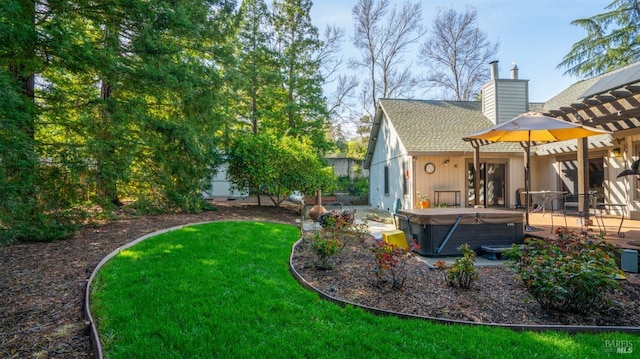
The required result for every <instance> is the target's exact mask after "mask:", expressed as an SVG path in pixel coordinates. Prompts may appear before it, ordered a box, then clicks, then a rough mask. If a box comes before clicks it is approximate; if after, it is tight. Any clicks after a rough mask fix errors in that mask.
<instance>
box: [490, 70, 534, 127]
mask: <svg viewBox="0 0 640 359" xmlns="http://www.w3.org/2000/svg"><path fill="white" fill-rule="evenodd" d="M528 111H529V90H528V80H513V79H497V80H492V81H490V82H488V83H487V84H485V85H484V86H483V87H482V113H483V114H484V115H485V116H486V117H487V118H488V119H490V120H491V121H492V122H493V123H496V124H497V123H503V122H506V121H509V120H511V119H512V118H514V117H516V116H518V115H519V114H522V113H525V112H528Z"/></svg>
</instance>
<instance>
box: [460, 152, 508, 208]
mask: <svg viewBox="0 0 640 359" xmlns="http://www.w3.org/2000/svg"><path fill="white" fill-rule="evenodd" d="M467 179H468V182H467V194H468V195H467V198H468V203H467V206H468V207H473V206H474V205H475V199H476V196H475V189H474V188H473V163H469V164H468V165H467ZM506 183H507V164H506V161H496V162H482V163H480V193H479V198H480V201H479V203H480V204H481V205H484V206H485V207H486V208H505V207H506V206H507V203H506V202H507V201H506V198H507V196H506V193H507V191H506Z"/></svg>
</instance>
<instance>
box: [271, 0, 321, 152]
mask: <svg viewBox="0 0 640 359" xmlns="http://www.w3.org/2000/svg"><path fill="white" fill-rule="evenodd" d="M311 6H312V2H311V1H310V0H282V1H275V2H274V5H273V7H274V20H273V25H274V29H275V33H276V50H277V51H278V52H279V53H280V61H279V67H280V81H281V83H280V85H281V90H282V95H283V96H284V98H283V103H284V106H283V113H284V116H285V118H284V119H283V120H284V121H283V123H281V126H282V127H281V128H285V129H286V131H287V132H288V133H289V135H292V136H294V137H301V136H304V137H308V138H311V140H312V141H313V143H314V147H316V148H318V149H319V150H321V151H322V150H326V149H327V148H328V147H329V143H328V141H327V139H326V138H327V137H326V132H327V126H328V113H327V109H326V101H325V98H324V97H323V92H322V83H323V79H322V76H321V74H320V61H319V59H318V56H317V53H318V52H319V51H320V50H321V49H322V43H321V42H320V41H319V39H318V30H317V28H316V27H315V26H313V24H312V23H311V18H310V11H311Z"/></svg>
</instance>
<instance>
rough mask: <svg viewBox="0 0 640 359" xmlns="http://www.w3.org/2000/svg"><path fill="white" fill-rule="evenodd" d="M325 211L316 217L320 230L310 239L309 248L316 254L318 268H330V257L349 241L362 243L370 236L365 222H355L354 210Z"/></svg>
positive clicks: (331, 266)
mask: <svg viewBox="0 0 640 359" xmlns="http://www.w3.org/2000/svg"><path fill="white" fill-rule="evenodd" d="M327 213H328V214H327ZM327 213H325V214H323V215H321V216H320V217H318V221H319V222H320V224H321V225H322V230H320V231H319V232H316V233H315V234H314V235H313V238H312V240H311V248H312V249H313V251H314V252H315V253H316V255H317V256H318V259H319V263H318V264H317V267H318V268H320V269H332V268H333V264H332V263H331V258H332V257H333V256H335V255H337V254H338V253H340V250H341V249H342V248H343V247H344V246H345V245H346V244H347V243H349V242H350V241H357V242H360V243H363V242H364V241H365V240H366V239H367V238H369V237H370V236H371V232H369V228H368V227H367V223H366V222H364V223H360V224H356V222H355V212H354V211H335V212H333V211H329V212H327Z"/></svg>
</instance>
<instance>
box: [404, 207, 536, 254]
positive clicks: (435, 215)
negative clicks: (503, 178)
mask: <svg viewBox="0 0 640 359" xmlns="http://www.w3.org/2000/svg"><path fill="white" fill-rule="evenodd" d="M398 214H399V221H398V222H399V224H400V229H402V230H403V231H404V232H405V234H407V237H408V238H415V239H416V241H417V243H418V244H419V245H420V248H418V250H417V252H418V253H419V254H420V255H423V256H446V255H460V252H458V250H457V248H458V247H460V246H461V245H462V244H464V243H467V244H469V246H470V247H471V249H473V250H474V251H476V253H480V247H481V246H509V245H511V244H512V243H523V242H524V224H523V222H524V213H523V212H522V211H513V210H504V209H492V208H427V209H410V210H401V211H399V212H398Z"/></svg>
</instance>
